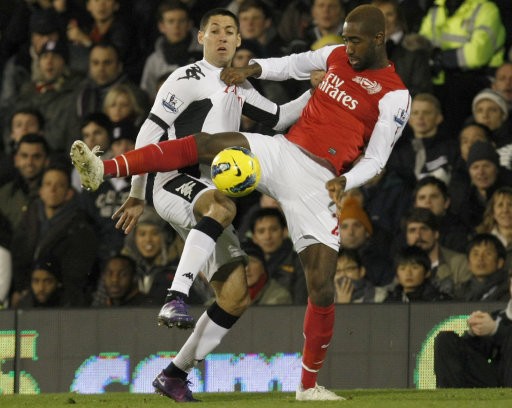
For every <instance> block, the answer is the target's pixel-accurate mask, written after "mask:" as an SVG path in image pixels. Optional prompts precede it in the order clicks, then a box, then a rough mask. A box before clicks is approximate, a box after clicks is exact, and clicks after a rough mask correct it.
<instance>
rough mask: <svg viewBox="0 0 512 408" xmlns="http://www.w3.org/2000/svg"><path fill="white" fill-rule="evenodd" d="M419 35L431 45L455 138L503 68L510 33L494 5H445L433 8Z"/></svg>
mask: <svg viewBox="0 0 512 408" xmlns="http://www.w3.org/2000/svg"><path fill="white" fill-rule="evenodd" d="M468 21H471V24H466V22H468ZM419 33H420V34H421V35H423V36H425V37H427V38H428V39H429V40H430V41H431V43H432V47H433V51H432V53H431V66H432V70H433V75H434V84H435V85H436V87H435V88H436V90H435V93H436V96H437V97H438V98H439V100H441V101H443V108H444V110H443V113H444V115H445V121H446V125H447V127H448V129H449V131H450V133H454V132H455V131H457V130H458V128H459V127H460V125H461V124H462V123H463V121H464V120H465V118H467V117H468V116H469V115H470V114H471V101H472V100H473V98H474V97H475V95H476V94H477V93H478V92H479V91H481V90H482V89H483V88H486V87H488V86H489V80H488V78H487V74H488V73H489V71H492V70H493V69H495V68H497V67H499V66H500V65H501V64H502V63H503V60H504V54H505V53H504V44H505V35H506V33H505V27H504V26H503V23H502V21H501V18H500V14H499V10H498V7H497V6H496V4H495V3H494V2H492V1H488V0H478V1H474V0H451V1H446V0H445V1H439V2H437V1H436V2H435V3H434V4H433V5H432V6H431V7H430V9H429V11H428V13H427V15H426V16H425V17H424V18H423V21H422V24H421V27H420V31H419Z"/></svg>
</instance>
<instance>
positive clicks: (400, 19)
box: [371, 0, 433, 96]
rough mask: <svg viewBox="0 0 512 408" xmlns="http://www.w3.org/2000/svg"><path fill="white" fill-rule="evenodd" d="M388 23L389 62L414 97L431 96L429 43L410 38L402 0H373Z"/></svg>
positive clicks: (414, 35) (411, 36)
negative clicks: (420, 94) (393, 65)
mask: <svg viewBox="0 0 512 408" xmlns="http://www.w3.org/2000/svg"><path fill="white" fill-rule="evenodd" d="M371 4H372V5H374V6H376V7H378V8H379V9H380V11H382V14H384V17H385V19H386V50H387V53H388V58H389V59H390V60H391V61H393V63H394V64H395V69H396V72H397V73H398V75H399V76H400V78H401V79H402V81H403V82H404V84H405V86H406V87H407V89H409V92H410V93H411V95H412V96H415V95H417V94H419V93H425V92H427V93H431V92H432V91H433V88H432V76H431V73H430V66H429V64H428V61H429V54H430V47H429V44H428V41H425V40H424V39H423V41H421V40H422V37H421V36H419V35H417V34H416V33H413V34H409V33H408V31H409V30H408V27H407V23H406V21H405V18H404V15H403V13H402V9H401V8H400V3H399V1H398V0H373V1H372V3H371Z"/></svg>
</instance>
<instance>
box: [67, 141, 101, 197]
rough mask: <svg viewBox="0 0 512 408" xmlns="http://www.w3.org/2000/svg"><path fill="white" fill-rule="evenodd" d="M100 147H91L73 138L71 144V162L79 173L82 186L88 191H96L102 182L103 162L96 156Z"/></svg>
mask: <svg viewBox="0 0 512 408" xmlns="http://www.w3.org/2000/svg"><path fill="white" fill-rule="evenodd" d="M98 154H101V152H100V147H99V146H94V147H93V148H92V150H91V149H89V147H87V145H86V144H85V143H84V142H82V141H81V140H75V141H74V142H73V145H72V146H71V152H70V153H69V155H70V156H71V162H72V163H73V166H75V168H76V169H77V170H78V174H80V182H81V183H82V187H83V188H85V189H86V190H89V191H96V190H97V189H98V187H99V186H100V185H101V183H103V162H102V161H101V159H100V158H99V157H98Z"/></svg>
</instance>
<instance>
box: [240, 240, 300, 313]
mask: <svg viewBox="0 0 512 408" xmlns="http://www.w3.org/2000/svg"><path fill="white" fill-rule="evenodd" d="M242 249H243V250H244V251H245V253H246V254H247V255H248V256H249V261H248V263H247V265H246V267H245V274H246V277H247V286H248V287H249V295H250V297H251V304H253V305H290V304H291V303H292V295H291V294H290V292H289V291H288V289H286V288H285V287H284V286H282V285H281V284H279V283H278V282H277V281H276V280H275V279H272V278H271V277H269V274H268V271H267V267H266V261H265V254H264V253H263V250H262V249H261V248H260V247H259V246H258V245H256V244H255V243H254V242H252V241H245V242H243V243H242Z"/></svg>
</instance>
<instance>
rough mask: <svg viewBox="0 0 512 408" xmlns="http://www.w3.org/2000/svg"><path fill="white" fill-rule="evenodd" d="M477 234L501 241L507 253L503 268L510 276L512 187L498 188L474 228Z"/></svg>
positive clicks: (511, 263) (511, 265)
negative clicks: (481, 218)
mask: <svg viewBox="0 0 512 408" xmlns="http://www.w3.org/2000/svg"><path fill="white" fill-rule="evenodd" d="M476 232H478V233H489V234H493V235H495V236H496V237H498V239H499V240H500V241H501V243H502V244H503V246H504V247H505V250H506V252H507V255H506V258H505V266H504V268H505V269H506V270H507V272H508V274H509V275H512V187H511V186H504V187H500V188H498V189H497V190H496V191H495V192H494V193H493V195H492V196H491V199H490V200H489V202H488V203H487V207H486V208H485V212H484V217H483V221H482V223H481V224H480V225H479V226H478V227H476Z"/></svg>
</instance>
